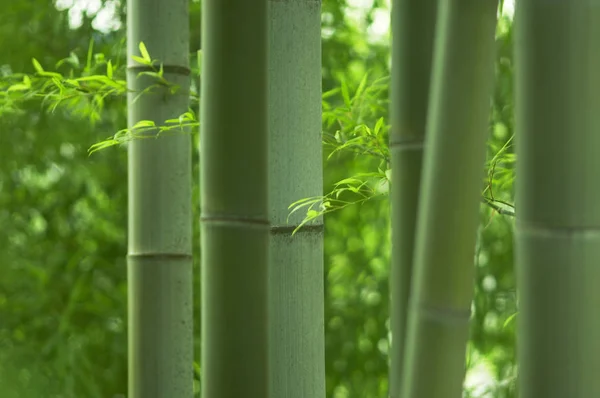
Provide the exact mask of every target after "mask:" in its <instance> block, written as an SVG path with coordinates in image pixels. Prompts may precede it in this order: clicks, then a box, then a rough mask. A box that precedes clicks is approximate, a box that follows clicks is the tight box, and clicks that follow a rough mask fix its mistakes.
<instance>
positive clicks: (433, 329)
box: [401, 0, 498, 398]
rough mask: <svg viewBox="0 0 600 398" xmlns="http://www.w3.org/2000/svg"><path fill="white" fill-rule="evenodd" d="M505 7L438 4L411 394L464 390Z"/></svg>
mask: <svg viewBox="0 0 600 398" xmlns="http://www.w3.org/2000/svg"><path fill="white" fill-rule="evenodd" d="M497 7H498V3H497V1H496V0H447V1H444V2H441V3H440V6H439V9H438V22H437V27H436V37H435V46H434V59H433V74H432V83H431V84H432V89H431V98H430V107H429V114H428V119H427V133H426V134H427V135H426V138H425V144H426V146H425V155H424V159H423V174H422V184H421V191H420V198H419V199H420V203H419V210H418V216H417V232H416V242H415V249H414V250H415V252H414V272H413V279H412V281H413V285H412V292H411V296H410V301H409V313H408V325H407V338H406V340H405V347H406V349H405V353H406V354H405V358H404V372H403V379H402V386H401V391H402V394H401V397H403V398H459V397H462V385H463V380H464V375H465V351H466V343H467V340H468V336H469V317H470V306H471V300H472V295H473V279H474V267H473V255H474V249H475V239H476V232H477V225H478V221H479V217H478V214H479V203H480V198H481V187H482V177H483V165H484V161H485V142H486V138H487V134H486V131H487V127H488V120H489V111H490V97H491V94H492V90H493V78H494V61H495V51H494V49H495V45H494V38H495V27H496V15H497Z"/></svg>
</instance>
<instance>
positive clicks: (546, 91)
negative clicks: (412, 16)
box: [515, 0, 600, 398]
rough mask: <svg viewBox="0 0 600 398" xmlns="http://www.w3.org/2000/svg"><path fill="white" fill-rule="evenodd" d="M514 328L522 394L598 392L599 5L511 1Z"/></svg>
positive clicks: (583, 397) (581, 396)
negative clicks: (513, 3) (513, 10)
mask: <svg viewBox="0 0 600 398" xmlns="http://www.w3.org/2000/svg"><path fill="white" fill-rule="evenodd" d="M515 24H516V25H515V31H516V33H515V34H516V41H515V43H516V55H515V58H516V72H515V76H516V102H515V105H516V110H515V115H516V139H517V145H516V147H517V159H518V162H517V168H518V169H517V176H518V178H517V180H516V184H517V186H516V194H517V198H516V203H517V209H518V212H517V217H518V218H517V223H516V242H515V243H516V265H517V278H518V279H517V281H518V285H517V286H518V287H519V289H520V291H519V293H520V295H519V299H520V300H519V315H518V316H517V333H518V339H519V340H518V341H519V350H518V362H519V388H520V394H519V395H520V397H522V398H537V397H545V398H563V397H569V398H588V397H598V396H600V377H598V369H600V339H599V338H598V336H600V314H599V312H598V304H599V303H600V288H599V283H598V282H599V281H600V183H599V181H600V180H599V175H600V156H599V155H598V150H599V148H600V134H599V132H600V112H599V110H600V52H599V51H598V42H599V40H600V6H599V4H598V2H597V1H592V0H587V1H560V2H559V1H552V2H550V1H546V2H542V1H532V0H519V1H518V2H517V10H516V17H515Z"/></svg>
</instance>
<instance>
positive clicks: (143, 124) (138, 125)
mask: <svg viewBox="0 0 600 398" xmlns="http://www.w3.org/2000/svg"><path fill="white" fill-rule="evenodd" d="M144 127H156V124H155V123H154V122H153V121H152V120H140V121H139V122H137V123H136V124H135V125H134V126H133V127H132V128H131V129H140V128H144Z"/></svg>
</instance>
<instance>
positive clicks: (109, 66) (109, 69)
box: [106, 60, 113, 80]
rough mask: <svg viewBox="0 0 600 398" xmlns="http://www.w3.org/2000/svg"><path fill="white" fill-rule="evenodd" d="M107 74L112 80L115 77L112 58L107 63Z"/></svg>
mask: <svg viewBox="0 0 600 398" xmlns="http://www.w3.org/2000/svg"><path fill="white" fill-rule="evenodd" d="M106 76H107V77H108V78H109V79H111V80H112V78H113V67H112V62H111V61H110V60H108V62H107V63H106Z"/></svg>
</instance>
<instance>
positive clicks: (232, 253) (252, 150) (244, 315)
mask: <svg viewBox="0 0 600 398" xmlns="http://www.w3.org/2000/svg"><path fill="white" fill-rule="evenodd" d="M202 6H203V9H202V51H203V56H202V63H203V65H202V101H201V119H200V120H201V139H200V161H201V170H200V173H201V176H200V180H201V181H200V183H201V213H202V221H201V235H202V236H201V239H202V259H201V262H202V396H203V397H204V398H239V397H247V398H265V397H268V396H269V395H268V391H269V378H268V357H269V355H268V346H267V344H268V318H267V311H268V303H267V298H268V295H267V287H268V280H267V278H268V258H269V221H268V211H269V207H268V200H267V199H268V169H267V164H268V163H267V152H268V143H267V123H268V121H267V90H268V87H267V46H268V44H267V29H268V20H267V0H230V1H222V0H204V2H203V4H202Z"/></svg>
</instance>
